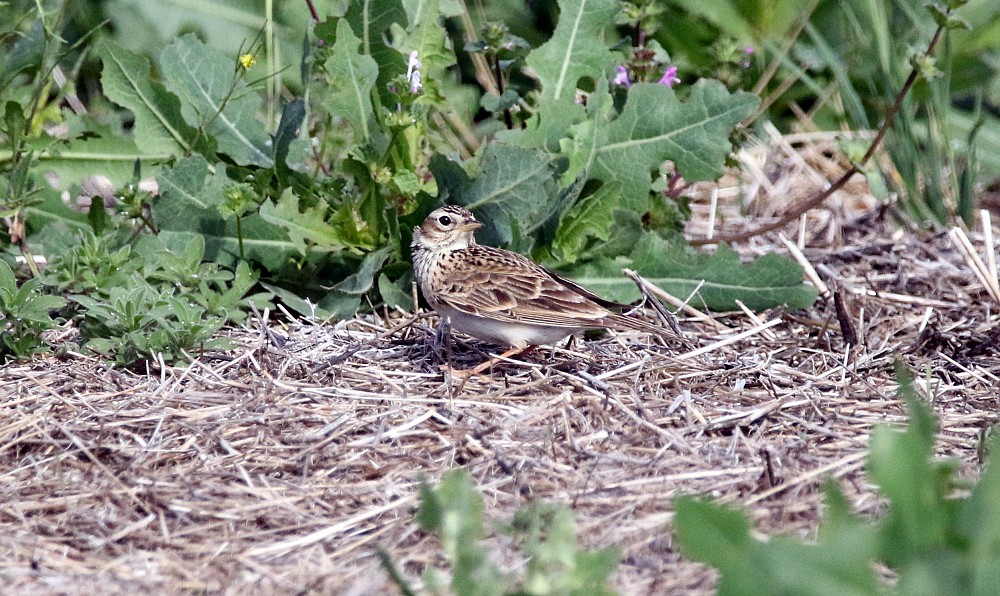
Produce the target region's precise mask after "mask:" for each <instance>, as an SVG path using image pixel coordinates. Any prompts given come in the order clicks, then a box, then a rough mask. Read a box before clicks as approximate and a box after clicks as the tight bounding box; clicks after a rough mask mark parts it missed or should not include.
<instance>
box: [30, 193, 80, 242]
mask: <svg viewBox="0 0 1000 596" xmlns="http://www.w3.org/2000/svg"><path fill="white" fill-rule="evenodd" d="M39 194H40V196H41V201H39V202H37V203H32V204H30V205H29V206H28V207H27V208H26V209H25V211H26V212H27V215H28V216H27V218H26V219H27V222H28V225H29V226H31V228H32V229H33V230H37V229H38V228H41V227H43V226H46V227H47V226H48V225H50V224H61V225H60V229H61V230H60V234H61V235H65V234H67V233H68V232H69V230H74V231H83V230H87V229H89V228H90V225H89V224H88V223H87V214H86V213H84V212H83V211H79V210H76V209H70V208H69V207H67V206H66V204H65V203H64V202H63V200H62V197H61V196H60V194H61V193H59V192H58V191H55V190H45V191H42V192H41V193H39ZM36 240H37V238H35V237H34V235H33V236H32V238H31V241H32V242H35V241H36ZM62 240H66V238H63V239H62ZM59 244H60V246H62V243H59ZM67 248H68V246H67Z"/></svg>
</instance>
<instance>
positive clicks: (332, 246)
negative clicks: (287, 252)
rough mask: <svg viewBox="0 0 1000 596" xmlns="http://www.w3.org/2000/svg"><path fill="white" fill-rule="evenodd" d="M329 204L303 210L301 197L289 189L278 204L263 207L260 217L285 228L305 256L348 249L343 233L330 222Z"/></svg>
mask: <svg viewBox="0 0 1000 596" xmlns="http://www.w3.org/2000/svg"><path fill="white" fill-rule="evenodd" d="M327 210H328V208H327V205H326V202H324V201H320V203H319V204H318V205H316V206H315V207H311V208H306V209H305V211H299V197H298V196H296V195H295V193H294V192H293V191H292V189H286V190H285V192H284V193H282V195H281V197H279V198H278V202H277V203H275V202H274V201H272V200H271V199H268V200H267V201H265V202H264V204H262V205H261V206H260V216H261V217H263V218H264V220H265V221H267V222H269V223H271V224H273V225H275V226H278V227H280V228H284V229H285V230H286V231H287V232H288V237H289V238H290V239H291V241H292V243H293V244H294V245H295V247H296V249H297V250H298V251H299V253H301V254H303V255H304V254H306V251H307V247H308V248H309V249H311V250H320V251H336V250H341V249H343V248H344V247H345V245H344V243H343V242H341V233H340V230H338V229H337V228H336V227H335V226H333V225H331V224H329V223H328V222H327V220H326V214H327Z"/></svg>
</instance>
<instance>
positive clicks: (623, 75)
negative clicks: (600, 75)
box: [611, 65, 632, 89]
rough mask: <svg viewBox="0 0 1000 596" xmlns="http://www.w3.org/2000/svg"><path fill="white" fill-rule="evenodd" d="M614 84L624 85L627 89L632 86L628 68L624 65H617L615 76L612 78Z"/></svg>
mask: <svg viewBox="0 0 1000 596" xmlns="http://www.w3.org/2000/svg"><path fill="white" fill-rule="evenodd" d="M611 84H613V85H624V86H625V88H626V89H630V88H631V87H632V81H630V80H628V69H627V68H625V67H624V66H621V65H619V66H617V67H615V78H613V79H611Z"/></svg>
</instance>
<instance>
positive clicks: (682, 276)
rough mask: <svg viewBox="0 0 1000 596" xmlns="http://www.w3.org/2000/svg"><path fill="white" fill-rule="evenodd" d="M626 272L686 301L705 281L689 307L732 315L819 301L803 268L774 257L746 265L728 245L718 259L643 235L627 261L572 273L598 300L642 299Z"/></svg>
mask: <svg viewBox="0 0 1000 596" xmlns="http://www.w3.org/2000/svg"><path fill="white" fill-rule="evenodd" d="M623 267H627V268H630V269H634V270H636V271H638V272H639V274H640V275H642V276H643V277H644V278H646V279H647V280H648V281H650V282H652V283H654V284H656V285H657V286H659V287H661V288H663V289H664V290H666V291H667V292H669V293H671V294H673V295H674V296H677V297H678V298H680V299H682V300H683V299H686V298H687V297H688V295H690V294H691V292H693V291H694V289H695V288H696V287H698V285H699V284H701V282H702V280H704V282H705V283H704V284H702V285H701V289H700V290H699V291H698V295H697V296H695V298H694V299H693V300H692V302H691V303H692V305H693V306H695V307H702V306H704V307H707V308H710V309H712V310H734V309H736V308H737V306H736V302H735V301H736V300H740V301H742V302H743V303H744V304H746V305H747V307H749V308H750V309H751V310H758V311H759V310H764V309H767V308H772V307H774V306H777V305H781V304H785V305H787V306H788V307H789V308H806V307H808V306H809V305H811V304H812V303H813V301H814V300H815V299H816V290H815V289H814V288H812V287H811V286H806V285H803V284H802V268H801V267H800V266H799V265H798V264H796V263H795V262H794V261H791V260H790V259H787V258H785V257H782V256H780V255H777V254H773V253H772V254H767V255H764V256H763V257H760V258H758V259H757V260H755V261H752V262H750V263H745V264H744V263H741V262H740V259H739V255H738V254H737V253H736V252H735V251H734V250H733V249H731V248H729V247H728V246H726V245H720V246H719V248H718V250H717V251H716V253H715V254H708V253H699V252H694V251H692V250H691V249H690V248H687V247H686V246H685V245H683V244H682V243H680V242H670V241H667V240H665V239H664V238H662V237H660V236H658V235H656V234H645V235H644V236H643V237H642V238H641V239H640V240H639V242H638V243H637V244H636V246H635V249H634V250H633V251H632V253H631V254H630V255H629V256H628V257H620V258H617V259H612V258H607V257H605V258H601V259H598V260H596V261H594V262H592V263H588V264H586V265H582V266H579V267H576V268H573V269H570V270H569V272H568V273H569V276H570V277H572V278H573V280H574V281H576V282H577V283H579V284H581V285H583V286H584V287H586V288H587V289H589V290H591V291H593V292H595V293H597V294H598V295H600V296H603V297H605V298H608V299H609V300H615V301H619V302H633V301H635V300H638V299H639V297H640V293H639V290H638V289H637V288H636V287H635V284H634V283H632V281H631V280H630V279H628V278H626V277H623V276H622V274H621V270H622V268H623Z"/></svg>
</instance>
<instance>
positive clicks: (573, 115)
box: [496, 101, 587, 152]
mask: <svg viewBox="0 0 1000 596" xmlns="http://www.w3.org/2000/svg"><path fill="white" fill-rule="evenodd" d="M586 117H587V112H586V109H585V108H584V107H583V106H582V105H580V104H577V103H569V102H556V101H542V102H541V104H539V106H538V110H537V111H536V112H535V113H534V114H532V115H531V118H529V119H528V121H527V122H525V123H524V128H523V129H520V128H515V129H514V130H501V131H500V132H498V133H497V135H496V139H497V140H498V141H502V142H505V143H512V144H516V145H521V146H522V147H534V148H538V149H546V150H548V151H551V152H556V151H558V150H559V140H560V139H562V138H564V137H565V136H566V135H567V134H568V132H567V131H569V130H570V128H571V127H572V126H573V125H575V124H578V123H580V122H582V121H583V119H584V118H586Z"/></svg>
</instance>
